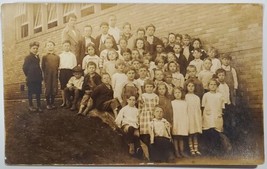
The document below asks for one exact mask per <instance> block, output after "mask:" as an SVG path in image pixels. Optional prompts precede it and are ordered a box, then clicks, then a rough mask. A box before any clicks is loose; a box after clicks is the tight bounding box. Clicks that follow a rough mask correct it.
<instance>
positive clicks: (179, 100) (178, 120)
mask: <svg viewBox="0 0 267 169" xmlns="http://www.w3.org/2000/svg"><path fill="white" fill-rule="evenodd" d="M173 95H174V98H175V99H174V100H173V101H172V102H171V104H172V110H173V128H172V135H173V141H174V148H175V155H176V156H177V157H187V154H186V153H185V150H184V139H185V137H187V136H188V132H189V122H188V106H187V102H186V101H185V100H184V99H185V94H184V90H183V88H181V87H175V88H174V89H173Z"/></svg>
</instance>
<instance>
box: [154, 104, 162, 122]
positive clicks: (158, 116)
mask: <svg viewBox="0 0 267 169" xmlns="http://www.w3.org/2000/svg"><path fill="white" fill-rule="evenodd" d="M154 116H155V118H156V119H158V120H161V119H162V118H163V110H162V108H160V107H156V108H155V111H154Z"/></svg>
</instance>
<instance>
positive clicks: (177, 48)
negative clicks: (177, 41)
mask: <svg viewBox="0 0 267 169" xmlns="http://www.w3.org/2000/svg"><path fill="white" fill-rule="evenodd" d="M181 50H182V48H181V47H180V45H174V47H173V51H174V53H176V54H177V53H180V52H181Z"/></svg>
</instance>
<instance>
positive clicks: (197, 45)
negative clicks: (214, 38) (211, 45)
mask: <svg viewBox="0 0 267 169" xmlns="http://www.w3.org/2000/svg"><path fill="white" fill-rule="evenodd" d="M193 47H194V49H198V48H200V42H199V41H198V40H195V41H194V43H193Z"/></svg>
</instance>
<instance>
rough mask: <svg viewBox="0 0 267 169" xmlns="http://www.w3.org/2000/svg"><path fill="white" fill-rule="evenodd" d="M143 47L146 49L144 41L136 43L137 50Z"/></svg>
mask: <svg viewBox="0 0 267 169" xmlns="http://www.w3.org/2000/svg"><path fill="white" fill-rule="evenodd" d="M143 47H144V41H142V40H137V41H136V48H137V49H143Z"/></svg>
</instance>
